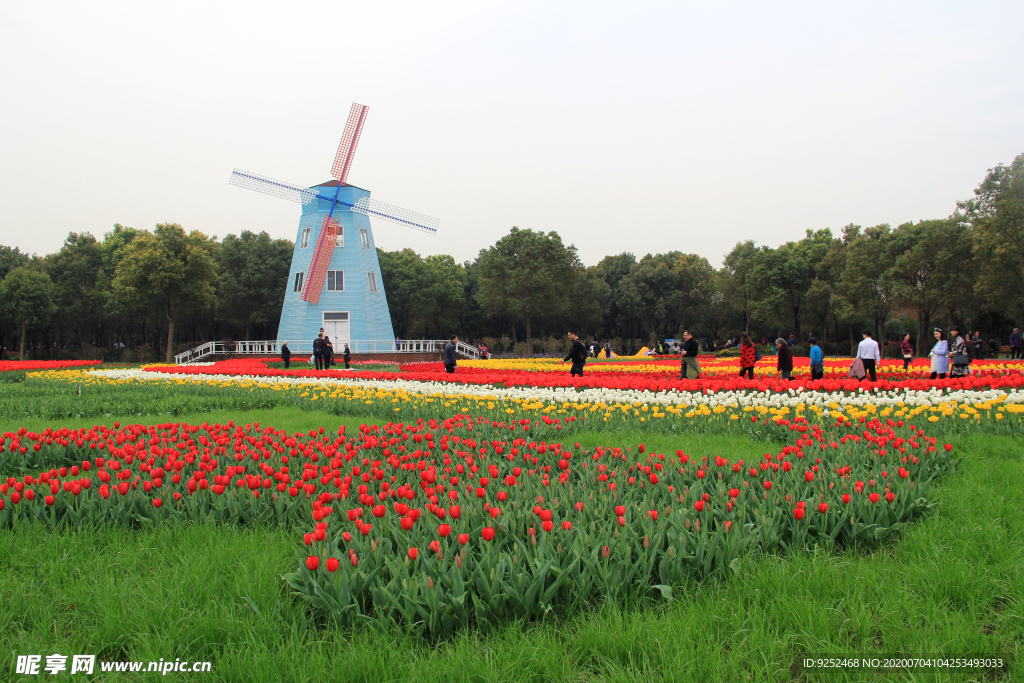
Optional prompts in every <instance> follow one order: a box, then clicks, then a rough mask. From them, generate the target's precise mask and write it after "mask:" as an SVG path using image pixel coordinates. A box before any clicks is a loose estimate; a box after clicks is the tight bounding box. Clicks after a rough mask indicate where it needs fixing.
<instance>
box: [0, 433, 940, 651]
mask: <svg viewBox="0 0 1024 683" xmlns="http://www.w3.org/2000/svg"><path fill="white" fill-rule="evenodd" d="M812 417H817V416H812ZM578 426H579V423H576V422H574V421H573V420H571V419H570V418H561V419H557V420H556V419H551V418H547V417H545V418H544V419H541V420H528V419H522V420H508V421H505V420H500V421H499V420H495V419H492V418H491V417H477V418H470V417H469V416H467V415H464V414H454V415H451V416H450V417H448V418H447V419H443V420H418V421H416V422H415V423H414V424H396V423H388V424H386V425H384V426H367V425H364V426H363V427H361V428H360V430H359V432H358V433H357V434H355V435H348V434H346V433H345V430H344V428H341V429H339V430H338V431H337V432H336V433H334V432H328V431H325V430H324V429H322V428H321V429H320V430H318V431H310V432H308V433H299V434H287V433H284V432H282V431H279V430H275V429H274V428H272V427H267V426H261V425H258V424H253V425H245V426H242V425H234V424H233V423H229V424H227V425H210V424H203V425H188V424H177V423H176V424H163V425H158V426H154V427H149V426H142V425H131V426H123V427H122V426H121V425H119V424H118V423H114V426H113V428H107V427H97V428H93V429H88V430H85V429H83V430H68V429H48V430H44V431H43V432H41V433H38V434H35V433H30V432H28V431H26V430H24V429H22V430H19V431H17V432H9V433H6V434H4V436H3V440H2V441H0V447H2V449H3V451H2V452H3V456H2V457H0V467H2V468H3V470H4V471H5V473H6V474H7V475H8V476H7V477H6V479H4V480H2V481H3V483H0V526H2V527H4V528H9V527H12V526H19V525H22V524H25V523H26V522H35V523H41V524H46V525H49V526H52V527H62V526H77V525H80V524H83V523H95V524H126V525H143V526H151V525H156V524H175V523H183V522H190V521H213V522H218V523H227V524H248V523H263V524H267V523H271V524H273V523H276V524H286V525H294V524H300V525H302V526H304V527H305V528H304V529H302V530H301V533H302V537H301V541H300V540H299V539H298V538H297V539H296V544H297V548H298V549H299V551H298V554H299V557H298V561H299V566H298V569H297V571H295V572H293V573H291V574H289V575H288V576H286V577H285V578H286V580H287V582H288V584H289V585H290V586H291V588H292V589H293V590H294V591H295V592H296V593H297V594H299V595H301V596H303V597H304V598H305V599H307V600H309V601H310V602H311V604H313V605H314V606H315V607H316V608H317V609H318V610H321V611H323V612H324V613H326V614H328V615H329V616H331V617H332V618H334V619H335V620H336V621H338V622H339V623H341V624H343V625H348V624H353V623H360V622H370V623H373V624H376V625H378V626H380V627H382V628H390V627H392V626H393V625H394V624H395V623H398V624H399V625H400V627H401V628H404V629H407V630H409V631H412V632H417V633H430V634H447V633H450V632H452V631H454V630H456V629H459V628H465V627H467V626H470V625H474V624H475V625H477V626H479V627H482V628H487V627H490V626H494V625H496V624H499V623H502V622H505V621H508V620H510V619H518V618H532V617H536V616H540V615H543V614H545V613H546V612H548V611H549V610H551V609H553V608H556V607H558V606H561V605H566V604H569V603H580V602H583V601H591V600H595V599H611V600H615V599H618V598H619V597H620V596H623V595H626V594H635V593H637V592H640V593H648V592H652V591H656V592H657V593H660V594H661V595H665V596H669V595H671V590H672V589H671V587H672V586H678V585H680V584H682V583H684V582H687V581H690V580H694V579H697V578H700V577H703V576H706V575H707V574H709V573H711V572H714V571H719V570H723V569H726V568H730V567H732V568H734V569H735V568H736V567H737V562H739V561H740V560H741V558H742V557H743V556H744V555H747V554H749V553H752V552H773V551H777V550H784V549H789V548H801V547H805V546H807V545H809V544H814V543H824V544H831V543H838V544H842V545H852V544H859V543H874V542H876V541H878V540H879V539H882V538H885V537H887V536H888V535H890V534H892V533H894V532H896V531H897V530H899V529H900V527H901V526H902V525H903V524H904V523H905V522H906V521H908V520H909V519H912V518H913V517H914V515H915V514H917V513H918V512H919V511H921V510H922V509H925V508H927V507H928V506H929V505H930V503H929V499H928V490H929V487H930V486H931V484H932V483H933V482H934V481H935V479H936V478H937V477H938V476H940V475H942V474H943V473H945V472H948V471H949V470H950V469H952V468H953V467H954V465H955V461H954V460H953V459H952V457H951V454H950V451H951V450H952V447H951V446H949V445H948V444H942V443H940V442H939V441H937V439H936V438H935V437H934V436H929V435H928V433H926V431H925V429H924V428H923V427H921V426H919V425H917V424H911V423H909V422H908V421H904V420H894V419H891V418H889V419H884V420H883V419H877V418H873V419H868V420H866V421H861V420H858V421H857V422H856V423H851V421H850V420H824V421H820V422H818V421H812V420H809V419H807V417H805V416H802V415H797V416H793V417H792V419H789V418H786V417H776V418H775V419H771V420H767V421H765V424H764V425H763V428H764V429H765V430H766V434H765V435H766V436H769V437H771V438H774V439H776V440H777V441H778V442H779V444H780V446H779V448H778V450H777V451H776V452H774V453H766V454H765V455H764V456H763V458H759V459H757V460H756V461H749V462H748V461H745V460H743V459H734V458H732V457H730V456H729V454H724V455H707V456H697V455H694V454H688V453H686V452H684V450H682V449H680V450H676V451H674V452H668V453H655V452H651V451H650V450H649V449H647V448H646V447H645V446H644V445H643V444H628V445H627V444H613V445H609V446H606V447H599V448H596V449H587V448H583V447H581V446H580V444H579V443H574V444H570V443H567V442H565V441H564V439H565V438H567V437H568V436H569V434H570V433H571V431H572V430H574V429H576V428H578ZM559 428H562V430H563V431H561V432H560V431H559ZM929 429H930V428H929ZM782 444H785V445H782ZM15 473H17V474H15ZM300 543H301V545H300Z"/></svg>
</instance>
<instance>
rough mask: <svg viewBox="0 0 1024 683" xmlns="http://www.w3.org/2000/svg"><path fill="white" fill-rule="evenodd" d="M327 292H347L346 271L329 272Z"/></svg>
mask: <svg viewBox="0 0 1024 683" xmlns="http://www.w3.org/2000/svg"><path fill="white" fill-rule="evenodd" d="M327 291H328V292H344V291H345V271H343V270H328V271H327Z"/></svg>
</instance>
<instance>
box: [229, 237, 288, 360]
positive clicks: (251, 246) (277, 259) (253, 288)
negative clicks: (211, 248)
mask: <svg viewBox="0 0 1024 683" xmlns="http://www.w3.org/2000/svg"><path fill="white" fill-rule="evenodd" d="M294 246H295V245H294V244H293V243H292V242H291V241H290V240H274V239H271V237H270V235H268V234H267V233H266V232H261V233H259V234H256V233H254V232H251V231H249V230H243V231H242V233H241V234H240V235H238V236H237V237H236V236H235V235H228V236H227V237H225V238H224V241H223V242H222V243H221V245H220V249H219V251H218V253H217V265H218V271H219V283H218V288H217V309H218V312H219V313H220V314H221V315H222V316H223V318H225V319H226V320H228V321H229V322H231V323H232V324H234V325H237V326H238V327H239V328H241V329H243V330H244V331H245V340H246V341H249V335H250V331H251V330H252V328H253V327H258V328H265V327H267V326H268V325H273V324H275V323H276V322H278V321H280V319H281V306H282V302H283V301H284V292H285V289H286V288H287V287H288V272H289V269H290V268H291V261H292V252H293V251H294Z"/></svg>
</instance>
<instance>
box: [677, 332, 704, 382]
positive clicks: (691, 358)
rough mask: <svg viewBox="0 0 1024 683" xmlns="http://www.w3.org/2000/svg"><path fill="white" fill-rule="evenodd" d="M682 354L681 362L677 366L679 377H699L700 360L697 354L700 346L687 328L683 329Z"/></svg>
mask: <svg viewBox="0 0 1024 683" xmlns="http://www.w3.org/2000/svg"><path fill="white" fill-rule="evenodd" d="M682 355H683V362H682V364H681V365H680V367H679V379H699V378H700V361H698V360H697V356H698V355H700V346H699V345H698V344H697V340H696V339H694V338H693V335H692V334H690V331H689V330H684V331H683V354H682Z"/></svg>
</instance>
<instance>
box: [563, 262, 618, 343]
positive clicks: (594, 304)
mask: <svg viewBox="0 0 1024 683" xmlns="http://www.w3.org/2000/svg"><path fill="white" fill-rule="evenodd" d="M611 298H612V288H611V287H609V286H608V283H607V282H605V279H604V278H603V277H602V276H601V273H600V272H598V270H597V266H591V267H589V268H583V269H580V271H579V272H578V273H577V274H576V282H575V283H574V284H573V286H572V290H571V292H570V294H569V312H570V319H571V320H572V323H573V325H575V326H576V332H577V333H578V334H579V335H580V337H581V338H587V337H589V336H596V334H597V331H598V329H599V328H600V326H601V325H602V323H603V322H604V317H605V315H606V314H607V313H608V309H609V307H610V304H611Z"/></svg>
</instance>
